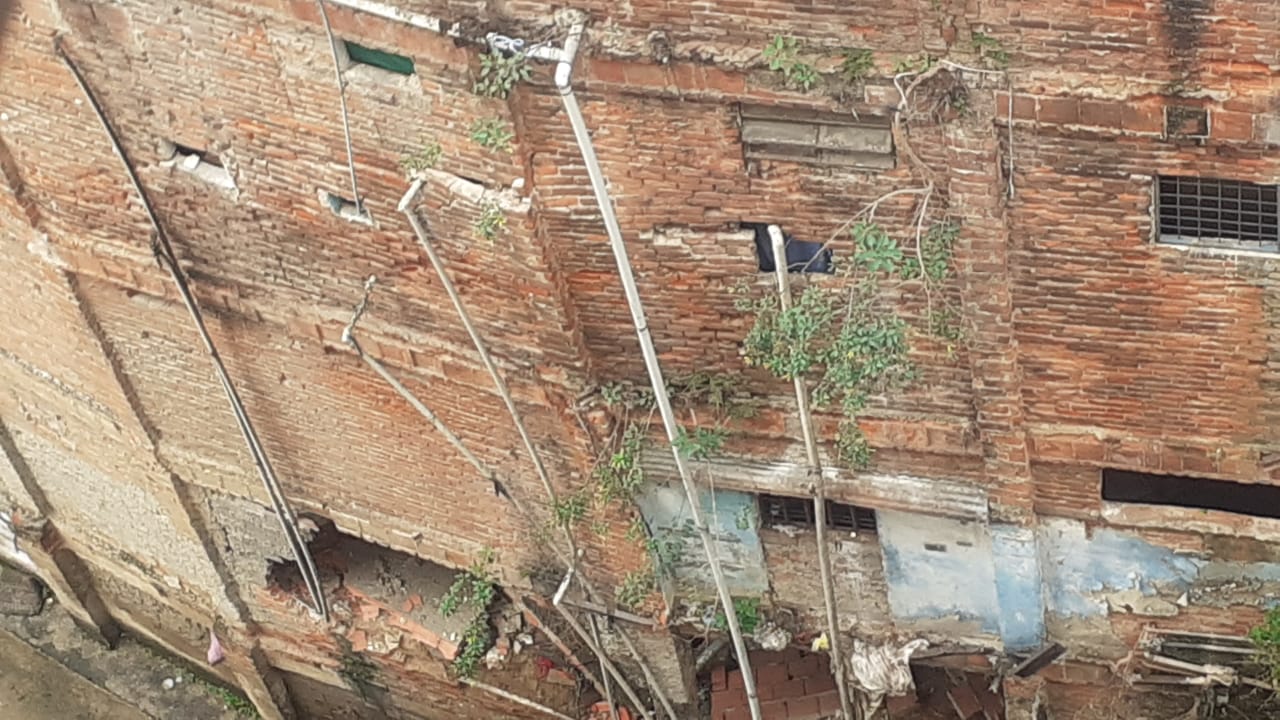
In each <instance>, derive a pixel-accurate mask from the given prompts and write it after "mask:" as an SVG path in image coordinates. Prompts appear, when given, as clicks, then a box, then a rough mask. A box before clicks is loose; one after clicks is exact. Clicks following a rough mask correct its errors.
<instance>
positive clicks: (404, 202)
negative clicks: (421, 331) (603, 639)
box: [396, 26, 676, 718]
mask: <svg viewBox="0 0 1280 720" xmlns="http://www.w3.org/2000/svg"><path fill="white" fill-rule="evenodd" d="M571 32H572V31H571ZM578 32H579V33H581V26H579V30H578ZM565 47H572V48H573V49H574V50H575V51H576V49H577V47H578V42H577V40H576V39H575V40H573V41H572V42H571V41H569V40H566V41H565ZM424 185H425V183H424V181H423V180H422V178H417V179H415V180H414V181H413V182H412V183H411V184H410V185H409V189H408V190H406V191H405V194H404V196H403V197H401V198H400V203H399V204H398V205H397V206H396V207H397V210H398V211H399V212H400V213H401V214H403V215H404V216H405V218H406V219H407V220H408V221H409V225H410V226H411V227H412V228H413V232H414V234H415V235H416V236H417V238H418V243H419V244H420V245H421V246H422V249H423V251H424V252H426V254H427V258H428V259H429V260H430V261H431V265H432V267H433V268H435V271H436V275H437V276H439V278H440V284H441V285H442V286H443V287H444V289H445V292H447V293H448V295H449V299H450V300H451V301H452V302H453V306H454V309H455V310H456V311H457V313H458V317H459V318H460V319H461V320H462V324H463V326H464V327H465V328H466V330H467V334H468V335H470V337H471V341H472V344H473V345H474V346H475V348H476V352H477V353H479V355H480V359H481V360H482V361H483V363H484V366H485V369H486V370H488V371H489V376H490V377H491V378H492V379H493V382H494V386H495V387H496V388H497V389H498V394H499V395H501V396H502V400H503V402H505V403H506V406H507V411H508V413H509V414H510V415H511V419H512V422H514V423H515V426H516V429H517V430H518V431H519V432H520V437H521V439H522V440H523V441H524V445H525V449H526V450H527V451H528V453H529V457H530V458H531V459H532V461H533V464H534V468H535V469H536V470H537V472H538V478H539V479H540V480H541V481H542V486H543V490H544V491H545V492H546V494H547V497H548V498H549V499H550V500H551V502H552V503H553V504H554V503H556V502H557V499H556V497H557V496H556V492H555V489H554V488H553V487H552V485H551V478H550V476H549V475H548V473H547V469H546V466H545V465H544V464H543V462H542V458H541V456H540V455H539V454H538V451H537V449H536V448H535V447H534V445H533V441H532V439H530V437H529V433H528V432H527V431H526V429H525V425H524V422H523V421H522V420H521V419H520V414H519V411H518V410H517V409H516V406H515V400H514V399H513V398H512V397H511V392H510V390H509V389H508V388H507V384H506V382H505V381H504V380H503V379H502V376H501V375H500V374H499V373H498V368H497V366H496V365H495V364H494V363H493V360H492V358H490V356H489V352H488V350H487V349H486V347H485V345H484V342H483V341H482V340H481V339H480V335H479V333H477V332H476V329H475V327H474V326H473V325H472V324H471V318H470V315H468V314H467V311H466V308H465V306H464V305H463V304H462V298H461V297H460V296H459V295H458V292H457V289H456V288H455V287H454V285H453V281H452V280H451V279H450V278H449V274H448V272H447V270H446V269H445V266H444V260H443V259H442V258H441V257H440V255H439V253H438V252H436V249H435V246H434V245H433V244H432V242H431V236H430V235H429V234H428V233H427V229H426V227H425V226H424V225H423V223H422V220H421V219H419V218H418V216H417V213H415V212H414V211H413V208H412V206H413V202H414V200H416V199H417V197H418V195H419V194H420V193H421V192H422V188H423V186H424ZM562 530H563V532H564V537H565V543H566V544H567V545H568V547H569V555H568V557H561V560H563V562H564V563H565V566H566V567H569V568H572V567H573V565H574V563H576V562H577V560H578V547H577V544H576V543H575V542H574V539H573V533H572V532H570V530H569V528H562ZM556 554H557V555H558V556H559V555H560V553H559V552H557V553H556ZM577 578H578V582H579V583H580V584H581V585H582V587H583V589H585V590H586V591H587V595H588V596H589V597H590V598H591V599H592V600H595V601H596V602H603V599H602V597H601V596H600V594H599V593H597V592H596V590H595V588H594V587H593V586H592V585H591V583H590V582H589V581H588V580H587V578H586V576H585V575H583V574H581V573H579V574H578V575H577ZM555 606H556V609H557V610H560V612H561V613H564V614H566V620H568V622H569V623H570V625H571V626H573V627H574V629H575V630H576V631H578V632H579V635H580V636H582V640H583V642H585V643H587V644H588V645H590V642H589V641H588V640H587V638H586V637H585V636H584V635H582V633H583V632H584V631H583V629H582V626H581V625H579V624H577V621H576V620H574V619H573V618H571V617H568V616H567V612H568V611H566V610H565V609H564V608H561V607H560V605H559V603H555ZM618 637H619V638H620V639H621V640H622V643H623V645H626V647H627V651H628V652H630V653H631V655H632V656H633V657H635V659H636V662H637V663H638V664H639V665H640V669H641V671H642V672H643V673H644V677H645V681H646V682H647V683H648V684H649V689H650V691H651V692H652V694H653V695H654V696H655V697H656V698H657V699H658V702H660V703H661V704H662V707H663V710H665V711H666V713H667V715H668V716H669V717H671V718H675V717H676V714H675V710H674V709H673V708H672V706H671V701H670V700H669V699H668V698H667V694H666V693H665V692H663V690H662V688H661V686H659V685H658V681H657V679H656V678H655V677H654V675H653V671H652V670H651V669H650V668H649V663H648V662H647V661H646V660H645V659H644V656H643V655H641V654H640V650H639V648H637V647H636V645H635V643H634V642H632V640H631V638H630V637H629V636H628V635H627V634H626V633H625V632H619V633H618ZM622 683H625V680H622V679H619V684H622ZM637 710H639V711H640V712H641V713H647V711H646V710H645V709H644V708H643V707H638V708H637ZM646 717H648V715H646Z"/></svg>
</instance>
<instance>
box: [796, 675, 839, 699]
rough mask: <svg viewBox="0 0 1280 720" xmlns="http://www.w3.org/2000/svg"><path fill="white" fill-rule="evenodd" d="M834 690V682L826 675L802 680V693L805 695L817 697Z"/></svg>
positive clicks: (833, 679) (811, 676) (812, 676)
mask: <svg viewBox="0 0 1280 720" xmlns="http://www.w3.org/2000/svg"><path fill="white" fill-rule="evenodd" d="M835 689H836V680H835V678H833V677H831V676H830V675H827V674H821V675H810V676H809V677H806V678H805V679H804V691H805V694H807V695H817V694H819V693H824V692H827V691H828V690H835Z"/></svg>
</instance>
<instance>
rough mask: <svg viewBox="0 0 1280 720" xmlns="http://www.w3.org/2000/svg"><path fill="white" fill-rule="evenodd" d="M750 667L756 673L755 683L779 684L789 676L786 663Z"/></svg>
mask: <svg viewBox="0 0 1280 720" xmlns="http://www.w3.org/2000/svg"><path fill="white" fill-rule="evenodd" d="M752 669H753V670H755V673H756V684H757V685H780V684H782V683H785V682H786V681H787V680H788V679H790V677H791V675H790V674H789V673H788V672H787V666H786V665H765V666H763V667H756V668H752Z"/></svg>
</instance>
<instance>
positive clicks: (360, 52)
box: [342, 40, 413, 75]
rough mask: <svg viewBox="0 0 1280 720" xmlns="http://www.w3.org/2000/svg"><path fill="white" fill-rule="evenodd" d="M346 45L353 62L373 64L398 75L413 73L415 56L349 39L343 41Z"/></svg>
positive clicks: (348, 55)
mask: <svg viewBox="0 0 1280 720" xmlns="http://www.w3.org/2000/svg"><path fill="white" fill-rule="evenodd" d="M342 44H343V46H345V47H346V50H347V57H349V58H351V62H353V63H360V64H362V65H372V66H374V67H376V68H382V69H383V70H389V71H391V72H393V73H396V74H398V75H412V74H413V58H411V57H405V56H404V55H396V54H395V53H389V52H386V51H384V50H376V49H374V48H371V47H365V46H364V45H357V44H356V43H353V42H351V41H349V40H343V41H342Z"/></svg>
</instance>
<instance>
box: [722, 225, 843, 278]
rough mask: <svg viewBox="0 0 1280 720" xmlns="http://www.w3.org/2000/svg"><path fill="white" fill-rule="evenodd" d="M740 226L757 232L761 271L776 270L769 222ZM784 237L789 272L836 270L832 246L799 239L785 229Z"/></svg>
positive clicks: (827, 271)
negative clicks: (824, 246)
mask: <svg viewBox="0 0 1280 720" xmlns="http://www.w3.org/2000/svg"><path fill="white" fill-rule="evenodd" d="M739 227H741V228H742V229H743V230H751V231H752V232H754V233H755V241H756V258H757V259H758V260H759V266H760V272H774V271H775V270H776V269H777V267H778V266H777V261H776V260H775V259H774V257H773V241H772V240H770V239H769V223H758V222H744V223H741V224H740V225H739ZM782 237H783V241H784V243H783V248H784V250H785V251H786V256H787V257H786V260H787V272H793V273H825V274H828V275H829V274H831V273H833V272H835V270H836V268H835V263H834V262H833V261H832V255H831V248H823V246H822V243H818V242H809V241H807V240H797V239H795V237H794V236H792V235H790V234H789V233H786V232H785V231H784V232H783V234H782Z"/></svg>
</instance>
